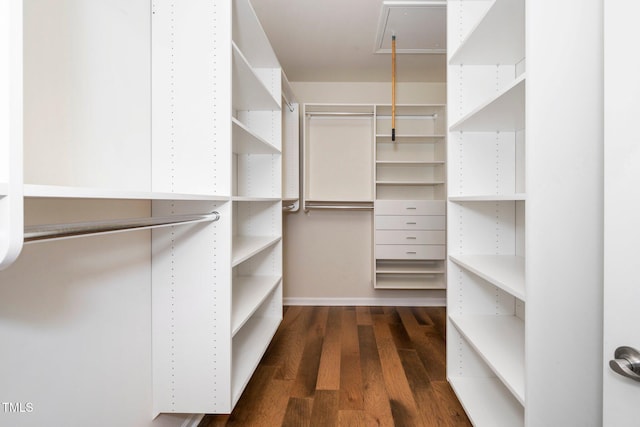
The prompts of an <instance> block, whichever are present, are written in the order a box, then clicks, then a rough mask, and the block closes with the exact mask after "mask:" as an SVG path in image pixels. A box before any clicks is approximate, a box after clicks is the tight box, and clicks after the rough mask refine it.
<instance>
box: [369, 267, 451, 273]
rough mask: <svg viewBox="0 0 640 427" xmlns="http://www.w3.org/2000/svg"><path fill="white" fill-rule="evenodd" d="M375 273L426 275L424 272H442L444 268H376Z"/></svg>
mask: <svg viewBox="0 0 640 427" xmlns="http://www.w3.org/2000/svg"><path fill="white" fill-rule="evenodd" d="M376 274H411V275H426V274H444V269H442V268H439V269H434V270H429V269H428V268H408V267H402V268H400V267H398V268H389V267H385V268H377V269H376Z"/></svg>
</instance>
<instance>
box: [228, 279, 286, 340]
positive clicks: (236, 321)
mask: <svg viewBox="0 0 640 427" xmlns="http://www.w3.org/2000/svg"><path fill="white" fill-rule="evenodd" d="M280 280H281V277H279V276H237V277H234V279H233V305H232V310H231V313H232V314H231V335H232V336H233V335H236V333H238V331H239V330H240V328H242V326H244V324H245V323H246V322H247V321H248V320H249V318H250V317H251V315H253V313H255V311H256V310H257V309H258V307H260V304H262V302H263V301H264V300H265V299H266V298H267V297H268V296H269V294H270V293H271V292H272V291H273V289H274V288H275V287H276V286H277V285H278V283H279V282H280Z"/></svg>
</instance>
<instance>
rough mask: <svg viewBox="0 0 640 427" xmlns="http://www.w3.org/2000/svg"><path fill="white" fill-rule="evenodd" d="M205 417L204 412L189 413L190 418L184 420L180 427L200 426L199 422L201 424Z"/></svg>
mask: <svg viewBox="0 0 640 427" xmlns="http://www.w3.org/2000/svg"><path fill="white" fill-rule="evenodd" d="M203 418H204V414H191V415H189V418H187V419H186V420H184V422H183V423H182V425H180V427H198V424H200V421H202V419H203Z"/></svg>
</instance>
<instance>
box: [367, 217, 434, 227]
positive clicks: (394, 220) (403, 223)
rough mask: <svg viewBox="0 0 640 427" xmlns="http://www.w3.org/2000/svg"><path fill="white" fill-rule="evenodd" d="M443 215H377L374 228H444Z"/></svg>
mask: <svg viewBox="0 0 640 427" xmlns="http://www.w3.org/2000/svg"><path fill="white" fill-rule="evenodd" d="M445 224H446V219H445V216H444V215H428V216H427V215H423V216H404V215H397V216H395V215H378V216H376V219H375V227H376V230H444V229H445Z"/></svg>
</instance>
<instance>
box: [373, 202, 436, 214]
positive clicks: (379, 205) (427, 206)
mask: <svg viewBox="0 0 640 427" xmlns="http://www.w3.org/2000/svg"><path fill="white" fill-rule="evenodd" d="M374 210H375V213H376V215H445V213H446V207H445V202H444V200H376V201H375V204H374Z"/></svg>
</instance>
